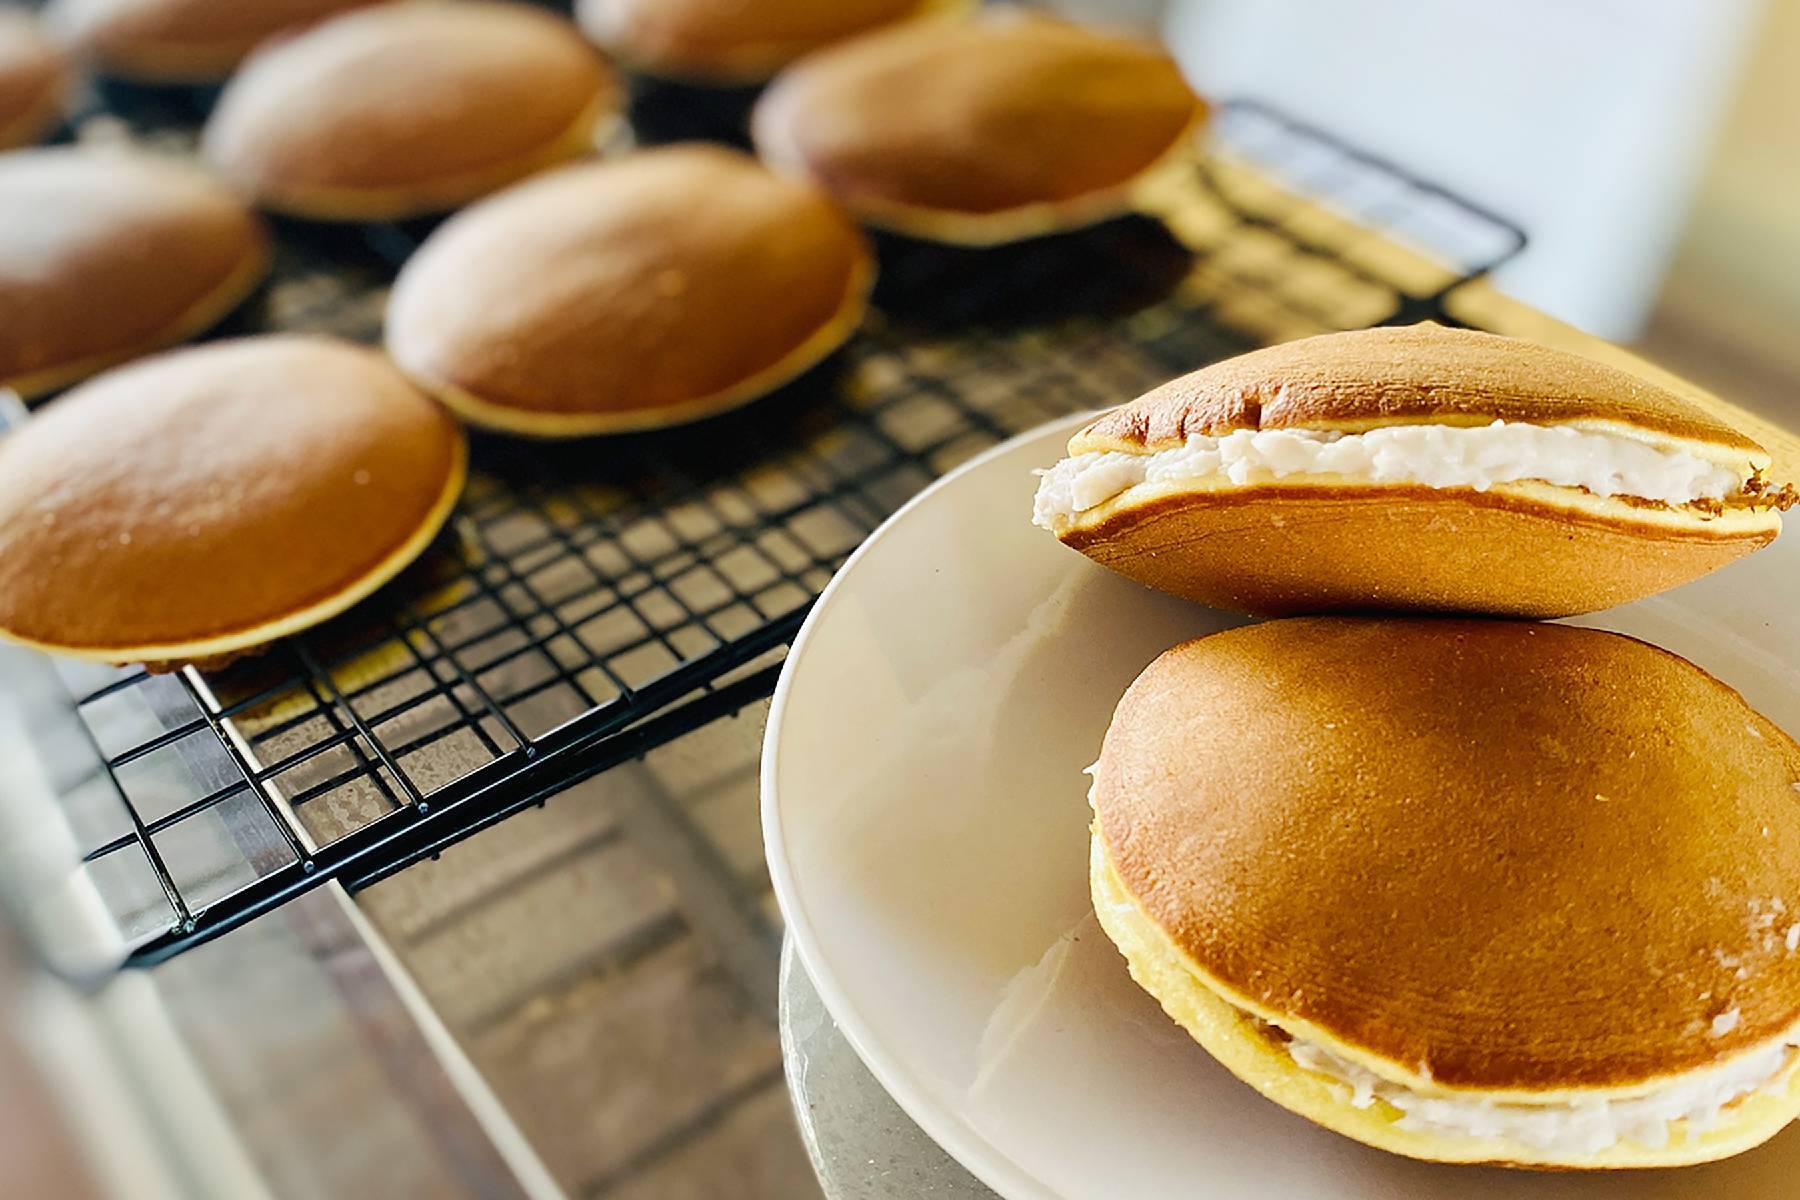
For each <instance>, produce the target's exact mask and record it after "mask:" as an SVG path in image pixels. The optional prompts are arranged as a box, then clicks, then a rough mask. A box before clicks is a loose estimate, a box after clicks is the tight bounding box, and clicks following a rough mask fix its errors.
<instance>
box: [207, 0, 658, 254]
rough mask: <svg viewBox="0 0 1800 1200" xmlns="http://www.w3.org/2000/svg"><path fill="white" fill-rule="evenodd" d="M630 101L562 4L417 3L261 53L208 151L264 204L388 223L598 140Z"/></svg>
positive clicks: (219, 110)
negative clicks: (554, 7)
mask: <svg viewBox="0 0 1800 1200" xmlns="http://www.w3.org/2000/svg"><path fill="white" fill-rule="evenodd" d="M623 102H624V95H623V91H622V89H621V88H620V87H619V86H618V84H617V81H616V80H615V79H614V78H613V76H612V73H611V71H610V70H609V69H608V68H607V66H606V64H605V63H604V62H602V61H601V59H600V56H599V55H598V54H596V53H595V52H594V50H593V48H592V47H591V46H589V45H588V44H587V42H585V41H584V40H583V39H582V38H581V36H580V34H579V33H578V32H577V31H576V29H575V27H574V26H573V25H571V24H570V23H569V22H568V21H567V20H565V19H563V18H561V17H558V16H556V15H554V14H552V13H548V12H545V11H543V10H542V9H538V8H533V7H530V6H528V5H525V4H521V3H515V2H510V0H509V2H505V3H501V2H497V0H461V2H458V3H449V2H446V0H415V2H413V3H405V4H385V5H379V6H377V7H373V8H365V9H359V10H357V11H354V12H348V13H344V14H342V15H340V16H337V17H333V18H332V19H330V20H327V21H323V22H321V23H319V24H318V25H315V26H313V27H312V28H311V29H308V30H306V31H304V32H302V33H299V34H297V35H295V36H293V37H289V38H283V39H281V40H279V41H276V42H273V43H271V44H269V45H267V46H265V47H263V48H262V49H260V50H258V51H257V52H256V53H255V54H253V55H251V56H250V58H249V60H248V61H246V62H245V63H244V65H243V66H242V67H241V68H240V69H239V70H238V73H237V74H236V75H234V76H233V77H232V80H231V82H230V83H229V84H228V85H227V86H226V88H225V91H224V94H223V95H221V96H220V98H219V102H218V105H217V107H216V108H215V109H214V110H213V114H212V116H211V118H210V119H209V120H208V121H207V124H206V130H205V135H204V138H203V140H202V148H203V151H204V153H205V155H206V158H207V160H208V161H209V162H211V164H212V165H213V166H214V167H215V168H216V169H217V170H218V171H219V172H220V174H222V175H223V176H224V177H225V178H226V179H228V180H229V181H231V182H232V183H233V184H235V185H237V186H238V187H239V188H240V189H241V190H243V191H244V192H245V193H246V194H248V195H250V196H251V197H253V198H254V199H255V200H256V202H257V203H258V204H260V205H262V206H263V207H265V208H269V209H272V210H274V211H277V212H281V213H286V214H288V215H291V216H298V217H305V218H312V219H315V220H330V221H377V220H396V219H402V218H407V217H413V216H419V215H421V214H425V213H431V212H440V211H443V210H446V209H451V208H455V207H457V206H459V205H461V204H464V203H466V202H468V201H470V200H473V199H475V198H476V197H478V196H481V195H484V194H486V193H488V192H491V191H494V190H496V189H498V188H500V187H502V186H504V185H506V184H508V183H511V182H513V181H514V180H517V179H520V178H522V177H524V176H526V175H529V174H531V173H532V172H533V171H537V170H540V169H542V168H544V167H547V166H552V165H555V164H557V163H561V162H564V161H567V160H569V159H573V158H578V157H581V156H583V155H586V154H589V153H592V152H593V150H594V146H595V140H596V137H597V134H598V131H599V130H600V129H601V127H602V126H603V125H604V124H605V123H606V122H609V121H616V120H618V119H619V113H620V109H621V107H622V105H623Z"/></svg>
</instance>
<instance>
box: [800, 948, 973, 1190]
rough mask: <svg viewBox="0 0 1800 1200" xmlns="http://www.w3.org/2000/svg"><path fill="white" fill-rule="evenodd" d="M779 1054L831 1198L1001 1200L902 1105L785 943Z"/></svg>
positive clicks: (815, 1164) (815, 1166)
mask: <svg viewBox="0 0 1800 1200" xmlns="http://www.w3.org/2000/svg"><path fill="white" fill-rule="evenodd" d="M780 1024H781V1054H782V1061H783V1064H784V1065H785V1066H786V1068H787V1081H788V1094H789V1096H790V1097H791V1098H792V1099H793V1102H794V1116H795V1119H796V1120H797V1121H798V1122H799V1125H800V1140H801V1141H802V1142H804V1143H805V1144H806V1152H807V1154H808V1155H810V1156H811V1158H812V1164H813V1170H814V1171H816V1172H817V1173H818V1176H819V1182H820V1183H821V1184H822V1185H823V1186H824V1188H825V1195H826V1196H827V1197H828V1200H997V1197H996V1195H995V1193H994V1192H993V1191H991V1190H989V1189H988V1188H987V1187H985V1186H983V1185H982V1183H981V1181H980V1180H978V1179H976V1178H975V1177H974V1176H973V1175H971V1174H969V1173H968V1172H967V1171H965V1170H964V1169H963V1168H962V1167H961V1166H959V1165H958V1164H957V1162H956V1160H954V1159H952V1158H951V1157H950V1156H949V1155H948V1154H945V1153H944V1152H943V1150H941V1149H940V1148H939V1147H938V1145H937V1143H936V1142H934V1141H932V1140H931V1139H930V1138H929V1137H927V1136H926V1135H925V1132H924V1131H923V1130H921V1129H920V1128H919V1127H918V1126H917V1125H915V1124H913V1122H912V1119H911V1118H910V1117H908V1116H907V1115H906V1114H905V1113H904V1112H902V1111H900V1106H899V1105H898V1104H895V1103H894V1101H893V1098H892V1097H890V1096H889V1095H888V1094H887V1093H886V1092H885V1091H883V1090H882V1087H881V1084H879V1083H878V1082H876V1080H875V1077H874V1076H873V1075H871V1074H870V1073H869V1069H868V1068H867V1067H865V1066H863V1063H862V1060H861V1059H860V1058H858V1057H857V1056H856V1051H855V1050H852V1049H851V1048H850V1043H849V1042H848V1041H847V1040H845V1038H844V1035H843V1034H842V1033H840V1032H839V1031H838V1027H837V1025H836V1024H835V1023H834V1022H833V1021H832V1019H831V1016H830V1014H829V1013H827V1012H826V1011H825V1004H824V1002H823V1001H821V1000H820V999H819V993H818V992H817V990H815V989H814V987H813V984H812V980H811V979H810V978H808V977H807V974H806V968H805V967H803V966H801V965H800V956H799V955H797V954H796V953H794V943H793V941H792V940H791V939H789V940H788V941H787V943H786V944H785V945H783V946H782V949H781V1010H780Z"/></svg>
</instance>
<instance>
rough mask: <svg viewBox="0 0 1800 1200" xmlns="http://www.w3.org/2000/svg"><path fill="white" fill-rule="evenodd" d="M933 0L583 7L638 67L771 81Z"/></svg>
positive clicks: (584, 16) (643, 1) (610, 0)
mask: <svg viewBox="0 0 1800 1200" xmlns="http://www.w3.org/2000/svg"><path fill="white" fill-rule="evenodd" d="M930 5H931V0H756V2H755V3H748V4H747V3H744V2H743V0H580V2H579V3H578V4H577V6H576V15H577V17H578V18H579V19H580V21H581V24H582V27H583V28H584V29H586V30H587V31H588V34H589V36H591V37H592V38H593V39H594V40H595V41H597V42H599V43H600V44H601V45H603V46H605V47H607V48H608V49H609V50H612V51H613V52H615V53H617V54H618V55H620V56H621V57H622V58H624V59H625V60H626V61H628V62H630V63H631V64H632V65H633V66H636V67H641V68H643V69H645V70H649V71H658V72H665V73H669V74H673V75H678V76H682V77H694V78H702V79H704V78H714V77H718V78H723V79H727V80H737V79H745V78H766V77H767V76H769V75H772V74H774V73H775V71H777V70H778V69H780V67H781V66H782V65H783V64H785V63H787V62H789V61H791V60H793V59H795V58H797V57H799V56H800V55H802V54H805V53H806V52H807V51H809V50H813V49H816V48H817V47H819V46H823V45H825V44H826V43H828V42H834V41H837V40H838V39H839V38H843V37H847V36H849V35H850V34H853V33H859V32H861V31H862V30H865V29H870V28H873V27H874V26H876V25H881V24H884V23H886V22H888V21H895V20H899V19H900V18H902V17H905V16H907V15H909V14H911V13H913V12H916V11H918V10H919V9H920V8H924V7H929V6H930Z"/></svg>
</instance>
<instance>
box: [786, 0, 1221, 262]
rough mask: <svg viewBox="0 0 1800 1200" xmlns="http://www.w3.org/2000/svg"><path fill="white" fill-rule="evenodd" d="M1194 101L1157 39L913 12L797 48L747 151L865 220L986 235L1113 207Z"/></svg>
mask: <svg viewBox="0 0 1800 1200" xmlns="http://www.w3.org/2000/svg"><path fill="white" fill-rule="evenodd" d="M1205 112H1206V107H1205V105H1204V104H1203V103H1202V102H1201V101H1200V99H1199V98H1198V97H1197V96H1195V95H1194V93H1193V91H1192V90H1191V89H1189V87H1188V85H1187V83H1186V82H1185V81H1184V80H1183V79H1182V77H1181V71H1180V70H1179V69H1178V68H1177V67H1176V65H1175V62H1174V60H1173V59H1171V58H1170V57H1169V56H1168V55H1167V54H1165V53H1164V52H1163V51H1162V50H1161V49H1160V48H1158V47H1156V46H1153V45H1150V44H1147V43H1144V42H1139V41H1134V40H1132V39H1129V38H1124V37H1116V36H1111V35H1107V34H1103V33H1097V32H1093V31H1091V30H1087V29H1083V28H1081V27H1079V26H1076V25H1072V24H1067V23H1064V22H1061V21H1056V20H1052V19H1049V18H1044V17H1036V16H1027V15H1024V14H1021V13H1003V14H999V15H990V16H985V17H982V18H979V19H976V20H974V21H969V22H953V21H917V22H911V23H908V24H906V25H902V26H896V27H894V28H892V29H885V30H878V31H876V32H874V33H870V34H866V35H864V36H862V37H859V38H855V39H853V40H851V41H848V42H844V43H843V44H841V45H837V46H833V47H830V48H828V49H825V50H821V51H819V52H818V53H816V54H812V55H809V56H808V57H807V58H805V59H804V60H802V61H800V62H798V63H795V64H794V65H793V66H792V67H790V68H788V69H787V70H786V71H784V72H782V74H781V76H780V77H779V78H777V79H776V81H775V82H774V83H773V84H771V85H770V87H769V89H768V91H766V92H765V93H764V94H763V97H762V99H761V100H759V101H758V102H757V105H756V109H755V111H754V113H753V114H752V118H751V132H752V135H753V137H754V139H755V142H756V148H757V152H758V153H759V154H760V155H761V156H762V158H763V160H764V161H765V162H767V163H769V164H770V165H771V166H773V167H775V168H776V169H778V170H781V171H784V172H788V173H793V174H799V175H803V176H807V177H810V178H812V179H815V180H817V181H818V182H819V184H820V185H821V186H822V187H824V188H825V189H826V190H827V191H829V192H831V193H832V195H834V196H836V197H837V198H838V200H839V201H840V202H841V203H843V204H844V205H845V206H846V207H847V208H849V209H850V210H851V211H852V212H853V213H855V214H856V215H857V216H858V217H859V218H861V219H862V220H864V221H866V222H867V223H868V224H870V225H875V226H878V227H881V228H884V229H889V230H893V231H895V232H897V233H903V234H908V235H910V236H913V237H918V238H925V239H930V240H934V241H943V242H957V243H964V244H972V245H993V244H997V243H1001V242H1009V241H1017V240H1020V239H1023V238H1028V237H1035V236H1038V235H1041V234H1048V233H1054V232H1057V231H1060V230H1068V229H1075V228H1079V227H1081V226H1084V225H1091V224H1094V223H1096V222H1099V221H1102V220H1105V219H1107V218H1109V217H1115V216H1118V215H1120V214H1121V213H1124V212H1126V211H1128V210H1129V209H1130V208H1131V205H1132V201H1133V193H1134V191H1135V188H1136V185H1137V184H1138V183H1139V181H1140V180H1141V179H1142V178H1143V177H1144V176H1145V175H1146V174H1147V173H1148V172H1150V171H1151V170H1152V169H1153V168H1155V167H1157V166H1158V165H1159V164H1162V163H1164V162H1165V161H1168V160H1172V159H1176V158H1179V157H1180V156H1181V155H1183V154H1185V153H1188V152H1190V150H1191V148H1192V145H1193V135H1194V133H1195V131H1196V129H1197V127H1198V125H1199V124H1200V122H1201V121H1202V119H1203V118H1204V116H1205Z"/></svg>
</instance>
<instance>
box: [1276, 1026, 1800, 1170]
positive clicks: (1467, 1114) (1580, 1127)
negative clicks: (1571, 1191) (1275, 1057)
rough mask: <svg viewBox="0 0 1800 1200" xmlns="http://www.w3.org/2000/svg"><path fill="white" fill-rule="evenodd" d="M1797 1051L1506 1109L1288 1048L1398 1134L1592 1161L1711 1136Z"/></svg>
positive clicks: (1784, 1070) (1780, 1047)
mask: <svg viewBox="0 0 1800 1200" xmlns="http://www.w3.org/2000/svg"><path fill="white" fill-rule="evenodd" d="M1796 1048H1797V1047H1796V1045H1793V1044H1789V1043H1787V1042H1785V1041H1782V1042H1776V1043H1774V1044H1772V1045H1769V1046H1765V1047H1763V1048H1762V1049H1760V1050H1754V1051H1752V1052H1750V1053H1749V1054H1745V1055H1742V1056H1740V1057H1738V1058H1736V1059H1733V1060H1732V1061H1731V1062H1728V1063H1726V1064H1725V1065H1724V1066H1721V1067H1715V1068H1713V1069H1711V1070H1707V1071H1702V1072H1698V1073H1696V1074H1693V1075H1689V1076H1687V1077H1686V1078H1683V1079H1680V1080H1677V1081H1676V1082H1674V1083H1671V1084H1669V1085H1668V1086H1666V1087H1662V1088H1658V1089H1656V1090H1655V1091H1652V1092H1649V1093H1647V1094H1645V1095H1641V1096H1632V1097H1629V1098H1626V1099H1605V1098H1600V1097H1596V1098H1593V1099H1587V1100H1574V1101H1569V1102H1567V1103H1557V1104H1509V1103H1501V1102H1497V1101H1493V1100H1465V1099H1447V1098H1445V1097H1442V1096H1427V1095H1424V1094H1422V1093H1420V1092H1416V1091H1414V1090H1413V1089H1412V1088H1409V1087H1407V1086H1406V1085H1405V1084H1400V1083H1395V1082H1393V1081H1392V1080H1388V1079H1383V1078H1382V1077H1381V1076H1379V1075H1377V1074H1375V1073H1374V1072H1373V1071H1371V1070H1369V1069H1368V1068H1367V1067H1364V1066H1362V1065H1360V1064H1358V1063H1353V1062H1350V1061H1349V1060H1348V1059H1345V1058H1343V1057H1341V1056H1340V1055H1338V1054H1336V1053H1334V1052H1332V1051H1330V1050H1328V1049H1326V1048H1325V1047H1323V1046H1320V1045H1318V1044H1316V1043H1314V1042H1308V1041H1305V1040H1303V1039H1299V1038H1295V1039H1293V1040H1291V1041H1289V1042H1288V1043H1287V1052H1288V1055H1289V1057H1291V1058H1292V1059H1293V1060H1294V1062H1295V1063H1296V1064H1297V1065H1298V1066H1300V1067H1302V1068H1303V1069H1305V1070H1307V1071H1311V1072H1313V1073H1314V1074H1316V1075H1323V1076H1325V1077H1326V1078H1327V1079H1331V1080H1333V1081H1335V1082H1337V1083H1340V1084H1343V1085H1345V1086H1346V1087H1348V1088H1349V1089H1350V1103H1351V1105H1352V1106H1354V1107H1356V1108H1368V1107H1370V1106H1371V1105H1373V1104H1374V1103H1375V1101H1377V1100H1380V1101H1382V1102H1383V1103H1385V1104H1388V1105H1390V1106H1392V1107H1393V1108H1395V1109H1398V1110H1399V1111H1400V1113H1401V1116H1400V1119H1399V1121H1397V1122H1396V1124H1397V1125H1398V1126H1399V1128H1401V1129H1405V1130H1408V1131H1411V1132H1416V1133H1426V1134H1440V1135H1448V1136H1453V1137H1472V1138H1482V1139H1502V1140H1505V1141H1510V1142H1516V1143H1519V1144H1521V1145H1525V1146H1530V1147H1532V1148H1533V1149H1535V1150H1540V1151H1546V1152H1549V1153H1554V1154H1561V1155H1578V1154H1598V1153H1600V1152H1601V1151H1603V1150H1606V1149H1609V1148H1610V1147H1612V1146H1614V1145H1616V1144H1618V1143H1619V1142H1632V1143H1635V1144H1636V1145H1639V1146H1642V1147H1644V1148H1646V1149H1651V1150H1657V1149H1661V1148H1662V1147H1664V1146H1667V1145H1668V1144H1669V1142H1670V1140H1671V1138H1673V1137H1675V1136H1676V1135H1677V1134H1679V1135H1680V1136H1683V1137H1686V1136H1689V1135H1691V1134H1695V1133H1704V1132H1706V1131H1707V1130H1709V1129H1712V1128H1715V1127H1717V1126H1718V1125H1719V1124H1720V1123H1721V1122H1722V1121H1723V1120H1724V1119H1725V1116H1726V1113H1727V1111H1728V1110H1729V1109H1730V1107H1731V1106H1732V1105H1733V1104H1734V1103H1736V1102H1737V1101H1739V1100H1741V1099H1743V1098H1744V1097H1745V1096H1748V1095H1751V1094H1752V1093H1754V1092H1768V1093H1770V1094H1779V1093H1780V1091H1781V1090H1782V1088H1783V1086H1784V1085H1785V1083H1786V1077H1787V1074H1788V1068H1789V1067H1791V1066H1792V1065H1793V1063H1794V1051H1795V1049H1796Z"/></svg>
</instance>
